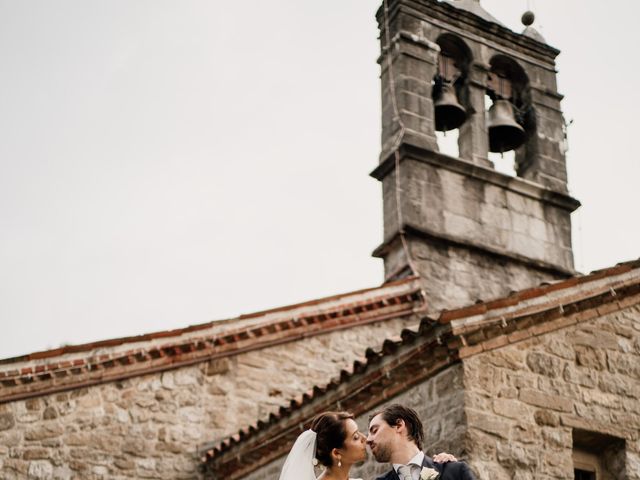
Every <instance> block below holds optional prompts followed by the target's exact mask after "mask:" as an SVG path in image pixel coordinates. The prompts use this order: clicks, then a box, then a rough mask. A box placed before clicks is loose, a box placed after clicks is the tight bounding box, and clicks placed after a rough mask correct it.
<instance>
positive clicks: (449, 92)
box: [433, 83, 467, 132]
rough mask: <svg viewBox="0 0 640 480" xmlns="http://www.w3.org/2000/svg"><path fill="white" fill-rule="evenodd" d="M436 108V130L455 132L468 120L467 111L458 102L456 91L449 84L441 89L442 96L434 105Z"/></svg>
mask: <svg viewBox="0 0 640 480" xmlns="http://www.w3.org/2000/svg"><path fill="white" fill-rule="evenodd" d="M433 106H434V108H435V117H436V130H438V131H439V132H446V131H447V130H454V129H456V128H458V127H459V126H460V125H462V124H463V123H464V121H465V120H466V119H467V111H466V110H465V109H464V107H463V106H462V105H460V103H459V102H458V97H457V96H456V89H455V88H454V86H453V85H451V84H449V83H443V84H442V86H441V87H440V95H439V96H438V98H437V99H436V101H435V102H434V104H433Z"/></svg>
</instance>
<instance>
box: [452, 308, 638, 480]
mask: <svg viewBox="0 0 640 480" xmlns="http://www.w3.org/2000/svg"><path fill="white" fill-rule="evenodd" d="M464 385H465V389H466V398H465V404H466V411H465V413H466V417H467V421H468V427H469V430H468V439H467V441H468V444H467V445H468V448H469V453H470V464H471V466H472V467H473V468H474V470H475V471H476V472H477V474H478V475H479V478H491V479H493V480H507V479H512V478H518V479H521V480H533V479H535V480H551V479H557V480H560V479H562V480H565V479H567V478H573V462H572V449H573V439H572V430H573V429H574V428H576V429H581V430H586V431H592V432H596V433H600V434H607V435H612V436H614V437H619V438H622V439H624V440H626V453H625V452H624V451H623V452H622V453H621V454H620V455H618V457H621V458H615V457H616V455H611V454H610V453H608V452H606V451H605V448H604V447H602V448H599V449H598V451H597V452H596V453H598V454H601V455H604V457H606V458H604V459H603V460H604V463H606V464H608V465H609V467H608V468H612V470H610V471H608V472H604V478H605V479H615V480H638V479H640V441H639V432H640V306H638V305H636V306H635V307H632V308H627V309H625V310H622V311H620V312H616V313H612V314H608V315H604V316H602V317H600V318H598V319H597V320H594V321H590V322H586V323H583V324H580V325H579V326H576V327H572V328H567V329H564V330H561V331H558V332H554V333H550V334H547V335H544V336H541V337H536V338H534V339H531V340H528V341H526V342H523V343H521V344H518V345H514V346H509V347H504V348H501V349H498V350H495V351H493V352H488V353H484V354H480V355H477V356H474V357H470V358H469V359H467V360H465V362H464ZM616 462H618V463H621V464H622V465H625V464H626V473H624V471H618V472H615V468H613V467H610V465H611V464H613V463H616Z"/></svg>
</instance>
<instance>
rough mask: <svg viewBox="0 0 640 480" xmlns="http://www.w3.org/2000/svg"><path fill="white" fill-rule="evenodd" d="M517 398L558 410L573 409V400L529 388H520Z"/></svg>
mask: <svg viewBox="0 0 640 480" xmlns="http://www.w3.org/2000/svg"><path fill="white" fill-rule="evenodd" d="M519 398H520V400H521V401H523V402H525V403H527V404H529V405H533V406H535V407H543V408H548V409H551V410H556V411H559V412H571V411H573V402H572V401H571V400H570V399H568V398H563V397H561V396H558V395H551V394H546V393H542V392H539V391H537V390H532V389H529V388H523V389H521V390H520V397H519Z"/></svg>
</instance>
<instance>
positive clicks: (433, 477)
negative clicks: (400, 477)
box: [420, 467, 440, 480]
mask: <svg viewBox="0 0 640 480" xmlns="http://www.w3.org/2000/svg"><path fill="white" fill-rule="evenodd" d="M438 478H440V473H439V472H438V471H437V470H436V469H434V468H427V467H422V470H420V480H438Z"/></svg>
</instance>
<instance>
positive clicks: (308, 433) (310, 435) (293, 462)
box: [280, 430, 316, 480]
mask: <svg viewBox="0 0 640 480" xmlns="http://www.w3.org/2000/svg"><path fill="white" fill-rule="evenodd" d="M315 454H316V432H314V431H313V430H305V431H304V432H302V433H301V434H300V435H299V436H298V438H297V439H296V441H295V443H294V444H293V447H292V448H291V451H290V452H289V455H288V456H287V459H286V460H285V462H284V466H283V467H282V472H281V473H280V480H316V474H315V472H314V470H313V458H314V457H315Z"/></svg>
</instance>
